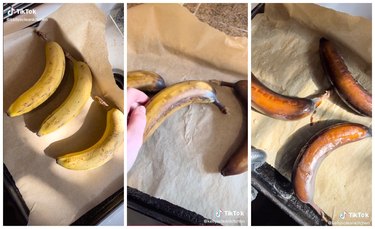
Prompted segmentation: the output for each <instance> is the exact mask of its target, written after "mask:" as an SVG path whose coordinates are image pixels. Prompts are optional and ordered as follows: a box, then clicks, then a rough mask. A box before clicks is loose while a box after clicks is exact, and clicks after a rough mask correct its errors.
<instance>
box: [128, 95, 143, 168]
mask: <svg viewBox="0 0 375 229" xmlns="http://www.w3.org/2000/svg"><path fill="white" fill-rule="evenodd" d="M147 100H148V96H147V95H146V94H145V93H143V92H141V91H139V90H137V89H135V88H128V89H127V101H128V106H127V109H128V117H127V120H128V122H127V151H126V152H127V165H128V171H129V170H130V169H131V167H132V166H133V164H134V162H135V159H136V158H137V155H138V151H139V149H140V148H141V146H142V143H143V133H144V131H145V127H146V108H145V107H144V106H143V104H145V103H146V102H147Z"/></svg>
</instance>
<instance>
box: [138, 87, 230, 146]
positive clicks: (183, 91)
mask: <svg viewBox="0 0 375 229" xmlns="http://www.w3.org/2000/svg"><path fill="white" fill-rule="evenodd" d="M196 103H198V104H205V103H213V104H214V105H215V106H217V107H218V108H219V109H220V111H221V112H222V113H224V114H226V113H227V109H226V108H225V106H224V105H223V104H221V103H220V101H219V100H218V98H217V96H216V91H215V89H214V88H213V87H212V86H211V85H210V84H209V83H207V82H205V81H201V80H188V81H183V82H180V83H176V84H174V85H171V86H169V87H167V88H165V89H164V90H161V91H160V92H159V93H157V94H156V95H155V96H154V97H152V98H151V99H150V100H149V101H148V102H147V104H146V105H145V107H146V127H145V132H144V135H143V141H144V142H145V141H147V139H148V138H149V137H150V136H151V135H152V134H153V133H154V132H155V130H156V129H157V128H159V126H160V125H161V124H162V123H163V122H164V121H165V119H166V118H167V117H169V116H170V115H172V114H173V113H174V112H176V111H177V110H179V109H181V108H183V107H186V106H188V105H191V104H196Z"/></svg>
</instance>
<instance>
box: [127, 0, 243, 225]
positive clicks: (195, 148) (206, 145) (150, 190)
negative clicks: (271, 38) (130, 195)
mask: <svg viewBox="0 0 375 229" xmlns="http://www.w3.org/2000/svg"><path fill="white" fill-rule="evenodd" d="M127 23H128V62H127V67H128V71H131V70H136V69H143V70H150V71H155V72H157V73H159V74H160V75H162V76H163V77H164V79H165V81H166V83H167V84H168V85H171V84H173V83H176V82H180V81H183V80H191V79H195V80H209V79H220V80H226V81H230V82H235V81H238V80H241V79H247V53H248V51H247V47H248V46H247V38H245V37H230V36H227V35H225V34H224V33H222V32H220V31H218V30H216V29H214V28H212V27H210V26H208V25H207V24H205V23H202V22H200V21H199V20H198V19H197V18H196V17H195V16H194V15H193V14H191V13H190V12H189V11H188V10H187V9H186V8H184V7H182V6H181V5H178V4H142V5H139V6H136V7H132V8H131V9H129V10H128V20H127ZM216 89H217V93H218V97H219V99H220V100H221V102H222V103H223V104H225V105H226V106H227V107H228V108H229V110H230V114H228V115H224V114H222V113H221V112H220V111H219V110H218V109H217V108H216V107H215V106H214V105H212V104H211V105H207V104H206V105H197V104H195V105H191V106H188V107H186V108H183V109H181V110H179V111H177V112H176V113H174V114H173V115H172V116H170V117H169V118H168V119H167V120H166V121H165V122H164V123H163V124H162V125H161V126H160V127H159V128H158V129H157V131H156V132H155V133H154V134H153V136H152V137H151V138H150V139H148V140H147V142H146V143H145V144H144V145H143V146H142V148H141V150H140V152H139V154H138V157H137V160H136V162H135V164H134V166H133V167H132V169H131V170H130V171H129V172H128V185H129V186H131V187H133V188H136V189H138V190H140V191H142V192H145V193H147V194H149V195H152V196H154V197H157V198H162V199H164V200H167V201H169V202H171V203H173V204H176V205H179V206H181V207H184V208H186V209H188V210H191V211H194V212H196V213H198V214H201V215H202V216H204V217H206V218H209V219H212V220H214V221H216V222H217V223H222V224H224V225H247V214H248V207H247V203H248V182H247V176H248V173H247V172H246V173H244V174H241V175H237V176H230V177H223V176H222V175H221V174H220V173H219V167H220V165H221V163H222V162H223V160H224V159H225V158H227V157H228V156H229V154H230V153H231V152H232V151H230V149H231V147H233V146H232V145H233V142H234V141H235V140H236V138H237V135H238V134H239V130H240V129H241V125H242V111H241V106H240V103H239V102H238V101H237V100H236V98H235V96H234V95H233V93H232V90H231V89H230V88H224V87H221V88H220V87H216ZM230 214H231V215H230Z"/></svg>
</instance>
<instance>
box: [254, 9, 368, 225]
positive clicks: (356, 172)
mask: <svg viewBox="0 0 375 229" xmlns="http://www.w3.org/2000/svg"><path fill="white" fill-rule="evenodd" d="M317 15H319V16H318V17H317ZM251 31H252V44H251V45H252V49H251V58H252V72H253V73H254V74H255V76H256V77H257V78H258V79H259V80H261V81H262V82H263V83H265V84H266V85H267V86H268V87H270V88H271V89H273V90H274V91H277V92H279V93H281V94H284V95H291V96H298V97H306V96H309V95H312V94H315V93H318V92H322V91H324V90H325V89H327V88H328V87H329V83H328V81H327V79H326V76H325V75H324V71H323V68H322V66H321V64H320V58H319V39H320V37H322V36H324V37H326V38H328V39H330V40H332V41H334V42H335V43H336V44H337V46H338V49H339V51H340V53H342V55H343V57H344V60H345V62H346V63H347V65H348V68H349V70H350V71H351V72H352V73H353V75H354V77H355V78H356V79H358V81H359V82H360V83H361V84H362V85H363V86H364V87H365V88H366V89H367V90H369V91H371V89H372V88H371V74H372V69H371V63H372V59H371V21H369V20H367V19H364V18H361V17H354V16H350V15H348V14H344V13H339V12H336V11H333V10H330V9H326V8H323V7H320V6H318V5H314V4H266V8H265V13H264V14H258V15H257V16H256V17H255V18H254V19H253V20H252V29H251ZM313 120H314V122H317V123H315V124H314V125H313V126H310V117H306V118H304V119H301V120H297V121H281V120H276V119H272V118H269V117H266V116H264V115H262V114H260V113H258V112H256V111H252V112H251V128H252V134H251V139H252V145H253V146H255V147H257V148H259V149H262V150H265V151H266V152H267V153H268V155H267V162H268V163H269V164H271V165H272V166H274V167H275V168H276V169H277V170H278V171H279V172H281V173H282V174H283V175H284V176H285V177H287V178H288V179H291V170H292V167H293V163H294V160H295V158H296V156H297V154H298V152H299V150H300V148H301V147H302V145H303V144H304V143H306V141H307V140H308V139H309V138H310V137H311V136H312V135H313V134H314V133H315V132H316V131H318V130H320V129H322V128H323V127H325V126H327V125H328V124H332V123H335V122H337V121H339V120H344V121H351V122H356V123H361V124H364V125H367V126H370V125H371V118H368V117H363V116H359V115H356V114H354V113H353V112H351V111H350V110H349V109H347V108H346V106H345V104H343V103H342V102H341V101H340V99H339V98H338V96H336V95H335V94H334V95H333V96H331V98H330V99H329V100H326V101H324V102H323V103H322V105H321V106H320V107H319V108H318V109H317V112H316V114H314V116H313ZM371 144H372V142H371V138H367V139H365V140H362V141H360V142H356V143H352V144H349V145H345V146H343V147H341V148H339V149H337V150H335V151H333V152H332V153H331V154H330V155H329V156H328V157H327V158H326V159H325V160H324V162H323V163H322V164H321V167H320V169H319V171H318V175H317V178H316V188H315V198H314V200H315V202H316V203H317V205H318V206H320V207H321V208H322V209H323V210H324V211H325V212H326V213H327V214H328V215H330V216H332V219H333V224H334V225H370V224H371V223H372V220H371V217H372V206H371V198H372V197H371V190H372V189H371V174H372V168H371V161H372V160H371V159H372V152H371ZM351 213H361V214H360V215H363V216H365V217H354V214H351ZM362 213H363V214H362ZM357 215H358V214H357ZM340 216H341V217H340ZM366 216H368V217H366Z"/></svg>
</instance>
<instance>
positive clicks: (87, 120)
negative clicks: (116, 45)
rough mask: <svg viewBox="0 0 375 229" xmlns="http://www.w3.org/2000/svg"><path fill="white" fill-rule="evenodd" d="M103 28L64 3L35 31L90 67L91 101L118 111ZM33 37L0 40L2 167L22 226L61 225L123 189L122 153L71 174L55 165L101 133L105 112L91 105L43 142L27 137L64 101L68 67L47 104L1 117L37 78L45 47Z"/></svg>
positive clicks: (95, 13) (89, 13) (91, 9)
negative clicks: (24, 209) (0, 61)
mask: <svg viewBox="0 0 375 229" xmlns="http://www.w3.org/2000/svg"><path fill="white" fill-rule="evenodd" d="M105 22H106V17H105V15H104V14H103V13H102V11H101V10H99V9H98V8H97V7H96V6H95V5H94V4H67V5H63V6H62V7H61V8H59V9H58V10H57V11H56V12H55V13H53V14H52V15H51V16H50V17H49V18H48V20H47V21H45V22H42V23H41V24H40V25H39V26H38V28H37V29H38V30H40V31H42V32H44V33H45V34H46V35H47V37H48V39H50V40H54V41H57V42H58V43H59V44H60V45H61V46H62V48H63V49H64V51H67V52H69V53H70V54H72V56H74V57H75V58H76V59H78V60H83V61H85V62H86V63H87V64H88V65H89V66H90V69H91V71H92V76H93V91H92V96H95V95H98V96H100V97H102V98H103V99H104V100H106V101H107V102H108V103H110V104H111V105H115V106H117V107H119V108H120V109H121V110H123V91H122V90H120V89H119V88H118V87H117V86H116V84H115V81H114V79H113V75H112V70H111V65H110V63H109V62H108V53H107V52H108V51H107V46H106V43H105V33H104V32H105ZM33 30H34V28H27V29H23V30H21V31H18V32H15V33H11V34H9V35H7V36H5V37H4V113H3V114H4V163H5V164H6V166H7V167H8V169H9V171H10V173H11V174H12V176H13V178H14V180H15V182H16V185H17V187H18V188H19V190H20V192H21V195H22V196H23V199H24V200H25V202H26V204H27V206H28V208H29V209H30V217H29V225H69V224H71V223H72V222H74V220H76V219H77V218H79V217H80V216H81V215H83V214H84V213H86V212H87V211H88V210H90V209H91V208H93V207H95V206H96V205H97V204H99V203H100V202H101V201H103V200H104V199H106V198H107V197H108V196H110V195H111V194H113V193H114V192H116V191H117V190H118V189H120V188H121V187H123V185H124V184H123V178H124V177H123V176H124V164H123V160H124V159H123V151H124V149H123V146H121V147H120V148H119V149H117V151H116V152H115V156H114V158H113V159H112V160H111V161H110V162H108V163H107V164H105V165H104V166H102V167H100V168H97V169H94V170H89V171H71V170H68V169H65V168H63V167H61V166H59V165H57V164H56V162H55V159H54V158H55V157H56V156H58V155H61V154H64V153H68V152H73V151H79V150H83V149H85V148H87V147H89V146H91V145H93V144H94V143H95V142H96V141H98V140H99V139H100V137H101V135H102V134H103V132H104V128H105V123H106V109H105V108H104V107H102V106H101V105H99V104H98V103H97V102H94V101H93V99H91V98H90V99H89V101H88V102H87V104H86V105H85V107H84V109H83V111H82V112H81V113H80V114H79V115H78V116H77V117H76V118H75V119H73V120H72V121H71V122H70V123H68V124H67V125H65V126H64V127H62V128H61V129H59V130H57V131H55V132H53V133H51V134H48V135H45V136H43V137H38V136H37V135H36V134H35V133H36V132H37V131H38V129H39V127H40V124H41V123H42V121H43V120H44V119H45V118H46V117H47V115H48V114H50V113H51V112H52V111H53V110H54V109H55V108H57V107H58V106H59V104H61V102H62V101H63V100H64V99H65V98H66V96H67V95H68V94H69V91H70V89H71V87H72V85H73V78H72V77H73V74H72V64H71V63H70V61H68V60H67V61H66V74H65V75H64V79H63V81H62V83H61V84H60V86H59V88H58V89H57V91H56V92H55V93H54V94H53V95H52V97H51V98H50V99H48V100H47V101H46V102H45V103H43V104H42V105H41V106H40V107H38V108H36V109H35V110H33V111H31V112H29V113H27V114H25V115H22V116H18V117H15V118H9V117H8V116H7V115H6V114H5V112H6V110H7V109H8V108H9V106H10V104H11V103H12V102H13V101H14V100H15V99H16V98H17V97H18V96H19V95H21V94H22V93H23V92H24V91H26V90H27V89H28V88H29V87H31V86H32V85H33V84H34V83H35V82H36V81H37V80H38V79H39V76H40V75H41V73H42V72H43V69H44V63H45V54H44V46H45V41H43V40H42V39H41V38H39V37H38V36H37V35H36V34H35V33H34V32H33Z"/></svg>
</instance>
